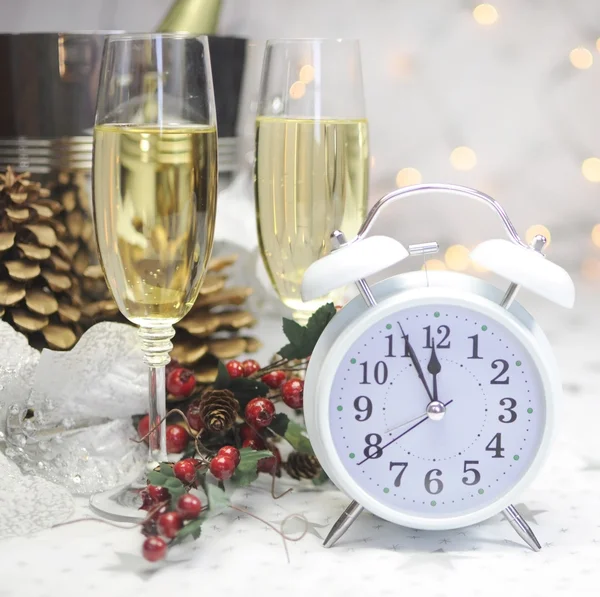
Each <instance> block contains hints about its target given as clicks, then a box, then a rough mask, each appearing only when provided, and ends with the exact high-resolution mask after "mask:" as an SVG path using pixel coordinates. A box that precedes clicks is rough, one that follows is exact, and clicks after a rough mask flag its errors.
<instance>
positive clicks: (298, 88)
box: [290, 81, 306, 99]
mask: <svg viewBox="0 0 600 597" xmlns="http://www.w3.org/2000/svg"><path fill="white" fill-rule="evenodd" d="M305 93H306V85H305V84H304V83H303V82H302V81H296V82H295V83H292V86H291V87H290V97H291V98H292V99H300V98H301V97H304V94H305Z"/></svg>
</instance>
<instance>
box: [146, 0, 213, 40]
mask: <svg viewBox="0 0 600 597" xmlns="http://www.w3.org/2000/svg"><path fill="white" fill-rule="evenodd" d="M220 12H221V0H176V1H175V3H174V4H173V5H172V6H171V8H170V9H169V11H168V12H167V14H166V15H165V16H164V18H163V20H162V21H161V22H160V24H159V26H158V28H157V31H159V32H161V33H168V32H184V33H197V34H198V35H200V34H202V35H213V34H214V33H216V31H217V25H218V22H219V14H220Z"/></svg>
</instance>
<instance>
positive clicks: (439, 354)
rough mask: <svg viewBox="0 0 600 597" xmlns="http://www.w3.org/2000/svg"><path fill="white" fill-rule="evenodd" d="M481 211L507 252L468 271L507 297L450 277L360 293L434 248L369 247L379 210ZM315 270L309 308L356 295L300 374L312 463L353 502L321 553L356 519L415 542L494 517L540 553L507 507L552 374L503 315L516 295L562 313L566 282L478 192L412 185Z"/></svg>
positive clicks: (380, 242) (496, 243)
mask: <svg viewBox="0 0 600 597" xmlns="http://www.w3.org/2000/svg"><path fill="white" fill-rule="evenodd" d="M432 191H443V192H450V193H455V194H457V193H458V194H462V195H466V196H468V197H472V198H476V199H478V200H482V201H484V202H485V203H486V204H488V205H489V206H491V207H492V208H493V209H494V210H495V211H496V213H497V214H498V215H499V216H500V218H501V219H502V222H503V224H504V226H505V228H506V231H507V233H508V236H509V239H510V240H500V239H496V240H489V241H486V242H484V243H482V244H481V245H479V246H478V247H476V248H475V250H474V251H473V252H472V253H471V259H472V260H473V261H474V262H476V263H479V264H480V265H482V266H484V267H485V268H487V269H489V270H491V271H493V272H495V273H496V274H499V275H501V276H503V277H504V278H507V279H508V280H509V281H510V282H511V284H510V286H509V288H508V290H507V291H506V292H503V291H501V290H499V289H498V288H496V287H494V286H492V285H491V284H489V283H487V282H484V281H482V280H480V279H478V278H473V277H470V276H466V275H463V274H458V273H453V272H439V271H435V272H429V273H427V272H424V271H415V272H410V273H407V274H402V275H398V276H394V277H391V278H388V279H386V280H384V281H382V282H379V283H378V284H375V285H373V286H372V287H369V286H368V285H367V283H366V282H365V280H364V278H365V277H367V276H369V275H371V274H374V273H376V272H378V271H380V270H383V269H385V268H387V267H389V266H390V265H393V264H395V263H397V262H399V261H401V260H403V259H405V258H406V257H408V256H409V255H410V254H423V253H428V252H434V251H436V250H437V244H436V243H427V244H423V245H415V246H411V247H409V250H406V249H405V248H404V247H403V246H402V245H401V244H400V243H399V242H398V241H396V240H394V239H391V238H388V237H384V236H372V237H366V235H367V233H368V232H369V229H370V228H371V226H372V223H373V221H374V219H375V218H376V216H377V215H378V214H379V212H380V210H381V209H382V208H383V207H384V206H387V205H389V204H390V203H392V202H394V201H396V200H399V199H401V198H405V197H408V196H411V195H414V194H417V193H425V192H432ZM334 235H335V236H336V237H337V244H338V248H337V250H335V251H333V252H332V253H331V254H330V255H328V256H326V257H324V258H323V259H321V260H319V261H317V262H315V263H314V264H313V265H311V266H310V267H309V268H308V270H307V271H306V274H305V276H304V280H303V285H302V294H303V298H304V299H305V300H310V299H314V298H317V297H320V296H323V295H325V294H327V293H328V292H330V291H331V290H333V289H335V288H338V287H341V286H344V285H346V284H348V283H355V284H357V287H358V289H359V291H360V294H361V296H357V297H356V298H354V299H353V300H352V301H350V303H349V304H348V305H346V306H345V307H344V308H343V309H342V310H341V311H340V312H339V313H338V314H337V315H336V316H335V317H334V318H333V320H332V321H331V322H330V323H329V325H328V326H327V328H326V329H325V331H324V332H323V334H322V336H321V338H320V339H319V342H318V343H317V346H316V348H315V350H314V352H313V355H312V358H311V361H310V364H309V366H308V370H307V373H306V381H305V391H304V412H305V417H306V426H307V430H308V434H309V437H310V440H311V442H312V444H313V447H314V450H315V453H316V455H317V457H318V459H319V461H320V463H321V464H322V466H323V469H324V470H325V472H326V473H327V474H328V475H329V477H330V478H331V479H332V481H333V482H334V483H335V484H336V485H337V486H338V487H339V488H340V489H341V490H343V491H344V492H345V493H346V494H347V495H348V496H350V497H351V498H352V499H353V502H352V503H351V504H350V506H349V507H348V508H347V509H346V511H345V512H344V513H343V514H342V516H341V517H340V519H339V520H338V521H337V522H336V524H335V525H334V527H333V529H332V531H331V532H330V534H329V536H328V537H327V539H326V540H325V545H326V546H331V545H333V544H334V543H335V542H336V541H337V539H339V537H341V535H342V534H343V533H344V532H345V531H346V530H347V529H348V527H349V526H350V525H351V524H352V522H353V521H354V520H355V518H356V517H357V516H358V514H359V513H360V512H361V510H362V509H363V508H366V509H368V510H369V511H371V512H372V513H373V514H376V515H377V516H380V517H381V518H384V519H386V520H389V521H391V522H393V523H397V524H400V525H403V526H407V527H410V528H417V529H438V530H441V529H453V528H458V527H463V526H466V525H471V524H475V523H477V522H480V521H482V520H484V519H486V518H489V517H491V516H494V515H495V514H497V513H499V512H501V511H504V513H505V514H506V516H507V518H508V520H509V521H510V522H511V524H512V525H513V527H514V528H515V529H516V530H517V532H518V533H519V535H520V536H521V537H522V538H523V539H524V540H525V541H526V542H527V543H528V544H529V545H530V547H531V548H532V549H534V550H538V549H540V544H539V542H538V540H537V538H536V537H535V535H534V534H533V532H532V531H531V529H530V527H529V526H528V525H527V523H526V522H525V521H524V519H523V518H522V517H521V516H520V515H519V513H518V512H517V510H516V508H515V507H514V506H512V505H511V504H512V502H513V500H514V499H515V497H516V496H517V495H518V494H519V493H520V492H521V491H522V490H523V489H524V488H525V487H526V486H527V485H528V484H529V483H530V482H531V481H532V479H533V478H534V476H535V474H536V472H537V471H538V469H539V468H540V466H541V464H542V462H543V460H544V458H545V456H546V454H547V452H548V447H549V444H550V442H551V438H552V433H553V429H554V418H555V414H554V413H555V405H556V403H557V401H558V400H559V399H560V396H561V381H560V378H559V375H558V367H557V364H556V362H555V359H554V356H553V354H552V351H551V348H550V345H549V343H548V341H547V339H546V337H545V335H544V334H543V332H542V330H541V329H540V328H539V326H538V325H537V324H536V322H535V321H534V319H533V318H532V316H531V315H530V314H529V313H528V312H527V311H526V310H525V309H524V308H523V307H522V306H520V305H519V304H518V303H516V302H513V299H514V296H515V294H516V293H517V291H518V288H519V286H523V287H525V288H528V289H529V290H532V291H534V292H536V293H538V294H540V295H542V296H544V297H546V298H547V299H550V300H552V301H554V302H556V303H558V304H559V305H561V306H563V307H569V308H570V307H572V305H573V302H574V297H575V291H574V286H573V282H572V280H571V278H570V277H569V275H568V274H567V273H566V272H565V271H564V270H563V269H562V268H560V267H559V266H557V265H556V264H553V263H551V262H549V261H547V260H546V259H545V258H544V256H543V254H542V253H541V250H542V248H543V246H544V244H545V242H546V240H545V239H544V238H543V237H541V236H539V237H536V238H535V239H534V241H533V243H532V246H528V245H526V244H525V243H523V241H522V240H521V239H520V238H519V236H518V235H517V233H516V231H515V229H514V227H513V226H512V224H511V222H510V220H509V219H508V217H507V216H506V214H505V212H504V211H503V209H502V208H501V206H500V205H499V204H498V203H497V202H496V201H495V200H494V199H492V198H491V197H489V196H488V195H485V194H483V193H480V192H479V191H476V190H474V189H469V188H466V187H459V186H455V185H435V184H430V185H417V186H413V187H406V188H404V189H401V190H398V191H394V192H392V193H390V194H389V195H387V196H385V197H384V198H383V199H381V200H380V201H379V202H378V203H377V204H376V205H375V207H374V208H373V209H372V210H371V211H370V212H369V214H368V216H367V219H366V221H365V223H364V225H363V226H362V228H361V230H360V232H359V234H358V236H357V237H356V238H355V239H354V240H352V241H350V242H346V241H345V239H344V238H343V236H342V235H341V233H339V232H336V233H334Z"/></svg>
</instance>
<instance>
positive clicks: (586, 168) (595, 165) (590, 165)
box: [581, 158, 600, 182]
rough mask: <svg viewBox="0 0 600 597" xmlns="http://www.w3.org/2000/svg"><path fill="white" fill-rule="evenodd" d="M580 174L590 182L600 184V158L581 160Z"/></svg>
mask: <svg viewBox="0 0 600 597" xmlns="http://www.w3.org/2000/svg"><path fill="white" fill-rule="evenodd" d="M581 173H582V174H583V176H584V178H586V179H587V180H589V181H590V182H600V158H587V159H586V160H583V164H581Z"/></svg>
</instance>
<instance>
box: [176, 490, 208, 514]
mask: <svg viewBox="0 0 600 597" xmlns="http://www.w3.org/2000/svg"><path fill="white" fill-rule="evenodd" d="M201 510H202V502H201V501H200V499H199V498H197V497H196V496H195V495H192V494H191V493H184V494H183V495H182V496H181V497H180V498H179V499H178V500H177V512H179V514H180V515H181V516H182V518H184V519H186V520H191V519H192V518H198V516H199V514H200V511H201Z"/></svg>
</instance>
